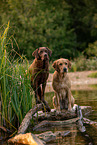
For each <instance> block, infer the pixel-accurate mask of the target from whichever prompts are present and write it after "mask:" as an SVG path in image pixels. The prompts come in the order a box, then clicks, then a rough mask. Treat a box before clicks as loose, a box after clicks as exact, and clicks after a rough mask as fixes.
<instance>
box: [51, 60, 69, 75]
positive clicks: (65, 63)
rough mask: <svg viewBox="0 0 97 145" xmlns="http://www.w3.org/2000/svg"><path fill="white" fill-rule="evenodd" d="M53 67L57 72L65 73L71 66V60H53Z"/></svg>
mask: <svg viewBox="0 0 97 145" xmlns="http://www.w3.org/2000/svg"><path fill="white" fill-rule="evenodd" d="M53 67H54V69H55V70H56V71H57V72H59V73H62V74H63V73H67V72H68V68H69V69H70V68H71V62H70V61H69V60H68V59H64V58H60V59H58V60H56V61H54V62H53Z"/></svg>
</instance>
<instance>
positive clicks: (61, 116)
mask: <svg viewBox="0 0 97 145" xmlns="http://www.w3.org/2000/svg"><path fill="white" fill-rule="evenodd" d="M42 108H43V104H42V103H41V104H37V105H36V106H35V107H34V108H33V109H30V110H29V112H28V113H27V114H26V116H25V117H24V119H23V121H22V123H21V125H20V127H19V129H18V133H17V134H20V133H25V132H26V130H27V128H28V127H29V125H30V121H31V119H32V116H34V121H35V122H36V120H37V119H38V121H42V120H69V119H71V118H76V117H77V114H76V113H75V112H76V108H77V105H74V107H73V109H72V111H63V112H58V111H56V110H55V109H51V112H49V113H48V112H45V113H43V112H42V111H39V110H40V109H42ZM81 108H82V111H84V112H85V113H86V111H85V110H88V111H89V113H90V112H91V111H92V108H91V107H90V106H81ZM37 111H38V118H37V113H36V112H37ZM35 113H36V114H35ZM34 114H35V115H34ZM46 123H47V122H46ZM46 123H45V124H46Z"/></svg>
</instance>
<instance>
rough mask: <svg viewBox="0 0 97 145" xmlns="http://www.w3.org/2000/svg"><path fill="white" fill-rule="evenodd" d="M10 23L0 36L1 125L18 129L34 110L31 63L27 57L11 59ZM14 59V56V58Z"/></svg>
mask: <svg viewBox="0 0 97 145" xmlns="http://www.w3.org/2000/svg"><path fill="white" fill-rule="evenodd" d="M8 29H9V23H8V24H7V27H6V28H5V30H4V33H3V34H1V35H0V92H1V110H0V111H1V124H2V125H6V127H7V128H10V129H12V128H15V129H16V128H17V127H18V126H19V124H20V123H21V122H22V120H23V118H24V116H25V115H26V113H27V112H28V111H29V109H31V108H32V97H33V91H32V93H31V86H30V78H29V77H30V76H29V74H28V67H29V62H28V60H27V59H26V58H25V56H20V55H19V54H18V53H16V52H15V50H12V51H14V55H18V58H17V59H15V60H14V59H12V57H10V54H11V53H12V51H11V52H8V48H7V46H8V44H9V43H10V39H8V37H7V34H8ZM13 58H14V56H13Z"/></svg>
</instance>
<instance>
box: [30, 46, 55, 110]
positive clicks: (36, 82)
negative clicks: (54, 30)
mask: <svg viewBox="0 0 97 145" xmlns="http://www.w3.org/2000/svg"><path fill="white" fill-rule="evenodd" d="M51 53H52V51H51V50H50V49H49V48H47V47H40V48H38V49H36V50H35V51H34V52H33V53H32V55H33V56H35V59H34V61H33V63H32V64H31V66H30V67H29V72H30V74H31V86H32V88H33V90H34V92H35V99H36V104H38V103H40V102H41V101H42V102H43V103H44V104H45V105H46V109H47V111H50V107H49V106H48V105H47V102H46V101H45V100H44V91H45V87H46V81H47V79H48V76H49V55H50V56H51ZM47 106H48V107H47Z"/></svg>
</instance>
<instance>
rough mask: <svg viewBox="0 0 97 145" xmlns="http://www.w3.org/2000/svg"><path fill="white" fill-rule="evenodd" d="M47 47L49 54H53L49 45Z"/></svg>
mask: <svg viewBox="0 0 97 145" xmlns="http://www.w3.org/2000/svg"><path fill="white" fill-rule="evenodd" d="M46 49H47V50H48V54H49V55H50V56H51V54H52V51H51V50H50V49H49V48H48V47H46Z"/></svg>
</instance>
